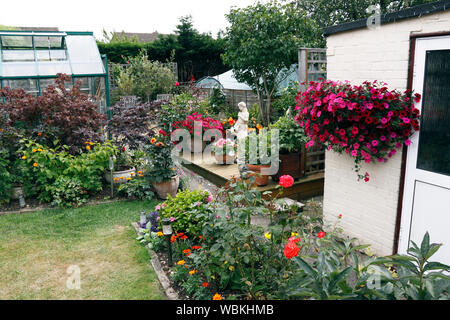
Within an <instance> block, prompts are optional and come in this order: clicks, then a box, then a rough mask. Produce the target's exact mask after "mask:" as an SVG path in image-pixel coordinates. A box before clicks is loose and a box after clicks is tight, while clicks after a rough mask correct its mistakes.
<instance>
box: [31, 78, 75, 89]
mask: <svg viewBox="0 0 450 320" xmlns="http://www.w3.org/2000/svg"><path fill="white" fill-rule="evenodd" d="M39 85H40V87H41V92H42V91H44V90H46V89H48V87H50V86H52V87H56V86H57V85H56V79H55V78H50V79H40V80H39ZM64 86H65V87H66V89H67V90H70V89H72V87H73V84H72V81H64Z"/></svg>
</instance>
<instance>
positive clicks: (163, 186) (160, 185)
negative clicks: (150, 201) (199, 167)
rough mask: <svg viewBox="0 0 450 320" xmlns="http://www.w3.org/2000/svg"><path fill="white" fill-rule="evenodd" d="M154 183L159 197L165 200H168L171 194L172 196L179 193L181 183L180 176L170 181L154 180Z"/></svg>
mask: <svg viewBox="0 0 450 320" xmlns="http://www.w3.org/2000/svg"><path fill="white" fill-rule="evenodd" d="M152 184H153V187H154V188H155V190H156V193H157V194H158V197H160V198H161V199H163V200H166V199H167V198H168V197H167V196H168V195H169V194H170V196H171V197H172V198H173V197H175V196H176V195H177V191H178V186H179V184H180V178H179V177H178V176H174V177H173V178H172V179H171V180H169V181H163V182H153V183H152Z"/></svg>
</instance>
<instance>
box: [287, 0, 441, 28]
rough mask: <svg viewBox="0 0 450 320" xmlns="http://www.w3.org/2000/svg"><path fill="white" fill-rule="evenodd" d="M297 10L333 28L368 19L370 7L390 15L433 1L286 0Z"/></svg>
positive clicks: (324, 25) (321, 25)
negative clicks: (303, 11)
mask: <svg viewBox="0 0 450 320" xmlns="http://www.w3.org/2000/svg"><path fill="white" fill-rule="evenodd" d="M284 2H287V3H292V4H295V5H296V6H297V7H298V8H300V9H303V10H306V11H307V12H308V14H309V16H310V17H311V18H312V19H314V20H315V21H316V23H317V24H318V25H319V26H320V27H327V26H333V25H336V24H341V23H345V22H351V21H355V20H359V19H365V18H367V17H369V16H370V15H371V14H372V13H373V12H369V11H368V8H369V7H370V6H372V5H375V6H377V7H378V8H380V10H381V13H382V14H385V13H392V12H396V11H399V10H403V9H406V8H409V7H413V6H417V5H420V4H424V3H430V2H435V0H396V1H390V0H294V1H293V0H287V1H284Z"/></svg>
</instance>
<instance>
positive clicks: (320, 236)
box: [317, 231, 325, 239]
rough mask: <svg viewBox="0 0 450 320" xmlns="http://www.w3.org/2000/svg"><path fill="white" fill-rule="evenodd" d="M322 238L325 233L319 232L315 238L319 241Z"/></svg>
mask: <svg viewBox="0 0 450 320" xmlns="http://www.w3.org/2000/svg"><path fill="white" fill-rule="evenodd" d="M323 237H325V232H323V231H320V232H319V233H318V234H317V238H319V239H321V238H323Z"/></svg>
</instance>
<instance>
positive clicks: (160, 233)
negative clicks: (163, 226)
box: [156, 231, 164, 237]
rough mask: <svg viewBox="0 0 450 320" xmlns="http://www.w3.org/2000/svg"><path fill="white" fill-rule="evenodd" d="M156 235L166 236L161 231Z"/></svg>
mask: <svg viewBox="0 0 450 320" xmlns="http://www.w3.org/2000/svg"><path fill="white" fill-rule="evenodd" d="M156 235H157V236H158V237H162V236H163V235H164V233H162V232H161V231H158V232H157V233H156Z"/></svg>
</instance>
